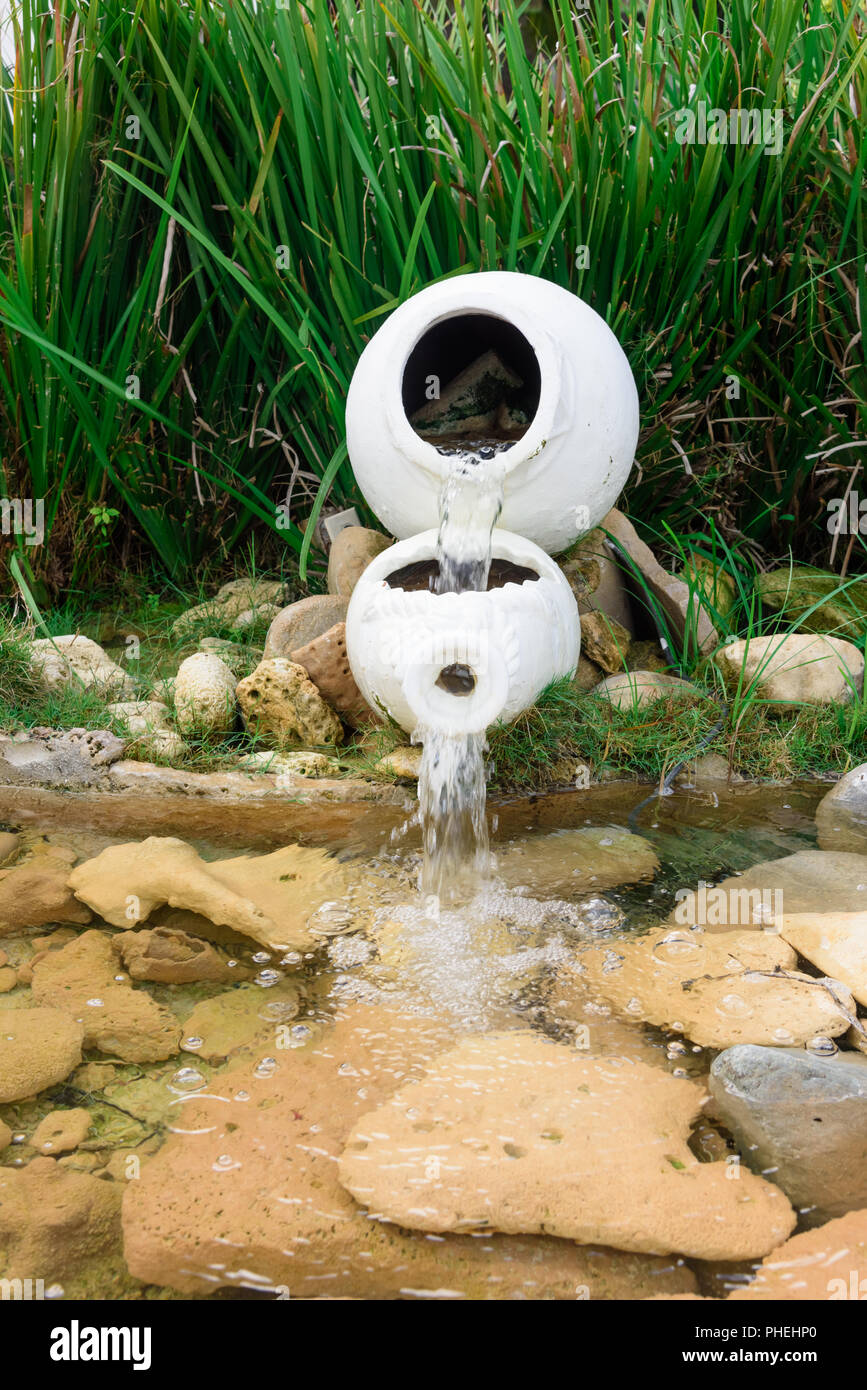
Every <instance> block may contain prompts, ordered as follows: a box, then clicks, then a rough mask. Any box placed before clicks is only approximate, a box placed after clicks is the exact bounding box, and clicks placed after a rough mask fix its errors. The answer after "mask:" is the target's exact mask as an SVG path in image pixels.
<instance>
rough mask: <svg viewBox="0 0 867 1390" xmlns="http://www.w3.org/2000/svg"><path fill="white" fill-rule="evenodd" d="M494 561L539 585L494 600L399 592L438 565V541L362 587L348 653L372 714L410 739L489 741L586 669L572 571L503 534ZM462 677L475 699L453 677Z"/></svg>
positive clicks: (351, 618) (390, 553)
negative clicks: (493, 727) (408, 579)
mask: <svg viewBox="0 0 867 1390" xmlns="http://www.w3.org/2000/svg"><path fill="white" fill-rule="evenodd" d="M491 539H492V557H493V560H494V561H497V560H505V561H510V562H511V563H512V564H513V565H520V566H522V567H523V568H525V569H527V570H530V571H532V573H533V575H535V576H538V577H537V578H531V577H529V576H528V577H527V578H526V579H524V581H523V582H520V583H519V582H512V581H510V582H509V583H506V584H503V585H502V586H501V587H499V588H494V589H489V590H488V591H487V592H486V593H474V592H468V593H462V594H433V593H431V592H430V591H429V590H426V589H422V590H415V591H413V590H410V589H404V588H401V587H392V584H393V583H394V581H392V584H389V583H388V578H389V576H394V575H395V574H396V573H397V572H398V571H400V570H402V569H403V568H404V567H405V566H407V565H414V564H416V563H418V562H420V561H429V560H432V559H433V558H434V556H435V555H436V542H437V533H436V531H426V532H424V533H423V534H422V535H420V536H412V537H411V538H410V539H409V540H406V541H402V542H401V543H400V544H399V545H395V546H392V547H391V548H390V549H388V550H384V551H382V553H381V554H379V555H377V557H376V559H375V560H373V561H372V562H371V563H370V564H369V565H368V566H367V568H366V569H365V571H364V572H363V574H362V575H361V578H360V579H359V581H358V583H357V584H356V586H355V589H354V591H353V594H352V598H351V599H350V603H349V611H348V613H347V615H346V650H347V654H348V656H349V664H350V667H351V668H352V674H353V675H354V677H355V680H356V682H357V684H358V687H359V689H360V690H361V693H362V695H363V696H364V698H365V699H366V700H367V702H368V704H369V705H371V706H372V707H373V708H374V709H378V710H379V711H384V712H385V713H387V714H389V715H391V717H392V719H394V720H396V722H397V723H398V724H400V725H401V727H402V728H404V729H406V730H407V731H408V732H409V733H413V732H414V731H415V730H416V729H420V728H427V729H438V730H441V731H442V732H444V733H452V734H460V733H481V732H482V731H483V730H485V729H486V728H487V727H488V726H489V725H490V724H493V723H495V722H496V721H497V720H498V719H504V720H509V719H513V718H514V717H515V716H516V715H518V714H520V712H521V710H523V709H526V708H527V706H528V705H531V704H532V703H533V701H534V700H535V699H536V698H537V696H538V695H539V694H541V692H542V690H544V688H545V686H546V685H548V684H549V682H550V681H552V680H554V679H555V678H556V677H558V676H566V675H570V674H571V672H572V671H574V670H575V668H576V666H577V665H578V656H579V652H580V647H581V626H580V621H579V618H578V606H577V604H576V602H575V597H574V595H573V593H572V590H571V589H570V587H569V584H568V581H567V580H566V578H565V576H564V574H563V572H562V570H560V568H559V567H558V566H557V565H556V564H555V563H554V561H553V560H551V559H549V557H548V556H547V555H546V554H545V553H544V552H543V551H542V550H540V549H539V548H538V546H535V545H533V544H532V542H531V541H528V540H526V539H525V538H524V537H523V536H517V535H513V534H511V533H510V532H508V531H494V533H493V536H492V538H491ZM455 666H457V667H459V668H462V674H463V676H464V686H465V687H466V686H467V685H469V684H470V683H471V684H472V688H471V689H470V690H469V691H468V692H467V691H466V690H464V691H456V690H455V689H449V688H448V686H449V683H451V684H452V685H453V684H454V680H453V673H452V679H451V682H450V681H449V677H448V675H447V677H446V684H445V685H444V684H443V673H444V672H446V673H448V672H449V668H450V667H455Z"/></svg>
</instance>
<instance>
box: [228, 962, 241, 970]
mask: <svg viewBox="0 0 867 1390" xmlns="http://www.w3.org/2000/svg"><path fill="white" fill-rule="evenodd" d="M237 964H238V962H237V961H236V960H227V961H226V965H227V966H228V967H229V969H230V970H234V969H235V967H236V966H237Z"/></svg>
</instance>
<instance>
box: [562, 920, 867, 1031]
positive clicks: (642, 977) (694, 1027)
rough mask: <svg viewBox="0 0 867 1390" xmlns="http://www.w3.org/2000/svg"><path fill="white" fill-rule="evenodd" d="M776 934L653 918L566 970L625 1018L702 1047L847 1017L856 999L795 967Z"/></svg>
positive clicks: (839, 1022)
mask: <svg viewBox="0 0 867 1390" xmlns="http://www.w3.org/2000/svg"><path fill="white" fill-rule="evenodd" d="M796 966H797V956H796V954H795V952H794V951H793V950H792V949H791V947H789V946H787V945H786V943H785V942H784V941H781V939H780V938H779V936H776V935H773V934H770V933H767V932H757V931H746V932H739V931H729V932H719V933H716V934H713V935H711V934H709V933H706V932H694V931H691V930H690V929H689V928H688V927H679V928H674V929H672V928H666V927H659V928H657V929H656V930H654V931H650V932H647V933H645V934H644V935H642V936H639V937H633V938H621V939H620V940H617V941H612V942H610V943H607V944H606V945H604V946H595V947H591V948H590V949H588V950H583V951H581V952H580V954H579V955H578V956H577V957H576V964H575V966H574V967H570V968H567V971H566V973H567V974H574V973H577V974H578V976H579V978H580V979H581V981H582V982H583V983H584V985H585V986H586V988H587V990H588V993H589V994H590V995H591V996H593V997H596V998H599V997H601V998H603V999H605V1000H606V1001H607V1002H608V1003H609V1004H612V1005H613V1006H614V1007H615V1008H616V1009H617V1011H618V1013H619V1015H620V1016H621V1017H622V1018H632V1019H633V1020H635V1021H640V1022H644V1023H653V1024H655V1025H656V1026H657V1027H660V1028H666V1029H671V1030H673V1031H676V1032H679V1033H683V1034H684V1035H685V1036H686V1037H688V1038H691V1039H692V1041H693V1042H695V1043H698V1044H699V1045H700V1046H702V1047H720V1048H722V1047H733V1046H735V1045H736V1044H738V1043H759V1044H763V1045H765V1046H769V1047H774V1046H776V1047H784V1046H791V1045H792V1044H796V1043H805V1042H807V1041H808V1040H809V1039H810V1038H813V1037H815V1036H817V1035H819V1034H824V1035H826V1036H832V1037H833V1036H837V1035H839V1034H841V1033H844V1032H845V1031H846V1029H847V1028H848V1026H849V1014H850V1013H854V1001H853V1000H852V999H851V998H850V997H847V996H846V993H845V991H843V992H842V994H841V996H840V1000H839V1002H838V999H837V998H836V997H835V995H834V994H833V993H831V992H830V991H829V990H827V989H825V988H824V987H823V986H822V985H820V984H819V982H818V981H816V980H814V979H813V978H812V977H811V976H808V975H802V974H799V973H798V972H797V969H796Z"/></svg>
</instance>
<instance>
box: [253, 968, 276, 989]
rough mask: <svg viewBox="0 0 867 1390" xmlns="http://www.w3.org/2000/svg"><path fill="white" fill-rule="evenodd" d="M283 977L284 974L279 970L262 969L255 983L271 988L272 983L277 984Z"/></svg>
mask: <svg viewBox="0 0 867 1390" xmlns="http://www.w3.org/2000/svg"><path fill="white" fill-rule="evenodd" d="M282 979H283V976H282V975H281V974H280V971H279V970H260V971H259V974H258V975H257V976H256V979H255V981H254V983H255V984H257V985H261V987H262V989H270V988H271V986H272V985H276V984H277V982H278V981H279V980H282Z"/></svg>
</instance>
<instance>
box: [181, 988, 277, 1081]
mask: <svg viewBox="0 0 867 1390" xmlns="http://www.w3.org/2000/svg"><path fill="white" fill-rule="evenodd" d="M300 1007H301V1004H300V1001H299V995H298V990H297V989H296V988H295V986H294V985H292V984H290V983H289V982H288V981H286V980H281V981H280V983H279V984H276V985H272V986H271V987H270V988H269V989H267V990H263V989H260V987H259V986H258V985H250V986H249V987H247V988H244V989H232V990H227V991H226V993H225V994H216V995H214V997H213V998H212V999H203V1000H202V1001H201V1002H200V1003H198V1004H196V1006H195V1008H194V1009H193V1011H192V1013H191V1014H190V1016H189V1018H188V1019H187V1021H186V1023H185V1025H184V1037H185V1038H196V1039H199V1040H200V1042H199V1043H198V1044H197V1046H196V1048H195V1054H196V1056H197V1057H203V1058H204V1059H205V1061H206V1062H219V1061H222V1059H223V1058H224V1057H229V1056H230V1055H231V1054H232V1053H233V1052H238V1051H240V1050H241V1049H242V1048H248V1047H251V1046H254V1045H255V1044H256V1043H257V1042H258V1043H259V1044H260V1045H261V1048H262V1051H263V1053H265V1054H268V1053H273V1052H274V1051H275V1048H276V1044H277V1042H278V1041H280V1040H282V1038H283V1036H284V1035H282V1034H280V1033H279V1032H278V1031H277V1030H278V1029H279V1028H281V1027H282V1028H286V1027H287V1026H288V1024H289V1023H290V1022H291V1020H292V1019H293V1018H295V1016H296V1014H297V1013H298V1011H299V1009H300ZM277 1050H278V1051H279V1049H277Z"/></svg>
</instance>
